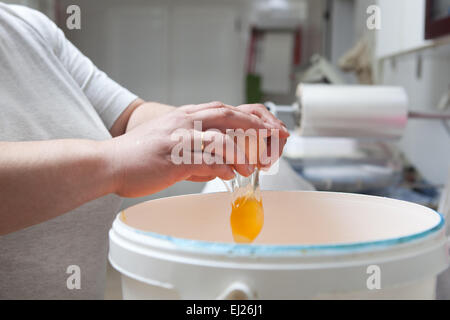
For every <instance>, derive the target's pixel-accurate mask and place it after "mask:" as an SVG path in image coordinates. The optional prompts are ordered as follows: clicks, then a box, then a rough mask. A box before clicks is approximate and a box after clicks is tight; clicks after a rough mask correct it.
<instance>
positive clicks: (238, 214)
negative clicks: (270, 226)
mask: <svg viewBox="0 0 450 320" xmlns="http://www.w3.org/2000/svg"><path fill="white" fill-rule="evenodd" d="M231 207H232V210H231V217H230V224H231V231H232V233H233V238H234V241H235V242H238V243H251V242H253V241H254V240H255V239H256V237H257V236H258V235H259V233H260V232H261V229H262V227H263V224H264V209H263V205H262V200H257V199H256V198H255V197H254V196H250V197H245V196H242V197H239V198H237V199H236V200H235V201H234V203H232V205H231Z"/></svg>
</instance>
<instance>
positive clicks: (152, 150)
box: [107, 102, 282, 197]
mask: <svg viewBox="0 0 450 320" xmlns="http://www.w3.org/2000/svg"><path fill="white" fill-rule="evenodd" d="M252 110H253V111H252V112H250V108H249V107H248V106H247V107H245V106H242V107H237V108H235V107H231V106H227V105H224V104H222V103H220V102H212V103H207V104H200V105H188V106H183V107H179V108H177V109H176V110H174V111H171V112H169V113H167V114H164V115H162V116H160V117H158V118H155V119H153V120H151V121H148V122H146V123H143V124H141V125H139V126H137V127H136V128H134V129H132V130H131V131H129V132H127V133H125V134H124V135H121V136H119V137H116V138H114V139H111V140H110V141H107V143H108V144H109V150H111V155H112V156H111V158H110V159H111V161H112V166H113V168H114V169H113V172H114V176H115V177H114V181H115V182H114V184H115V188H114V190H115V192H116V193H117V194H118V195H120V196H124V197H139V196H144V195H148V194H151V193H155V192H158V191H160V190H162V189H165V188H167V187H169V186H170V185H172V184H174V183H176V182H178V181H182V180H186V179H189V180H192V181H207V180H210V179H213V178H215V177H220V178H222V179H225V180H229V179H231V178H233V177H234V172H233V169H235V170H236V171H237V172H239V173H240V174H242V175H245V176H248V175H249V174H250V173H251V172H252V171H253V167H252V166H250V165H248V163H246V164H236V162H235V159H227V158H226V157H227V155H226V152H221V155H222V156H223V158H224V162H226V161H227V160H231V162H232V163H233V165H232V166H231V165H228V164H225V163H224V164H206V163H204V162H202V163H201V164H185V163H183V164H178V165H177V164H174V163H173V161H172V150H173V148H174V147H175V146H176V145H177V144H178V143H179V141H176V140H174V139H173V138H172V137H173V133H174V132H175V131H176V130H179V129H185V130H187V131H188V132H191V133H192V137H195V135H194V134H193V133H194V131H195V128H194V122H195V121H201V123H202V129H203V130H208V129H217V130H218V132H216V133H214V134H215V135H216V137H217V136H220V138H221V139H222V140H221V141H223V144H224V150H225V144H231V145H233V149H235V150H236V152H235V154H234V156H235V157H238V156H239V155H242V152H243V151H242V150H239V148H237V147H236V146H235V145H234V144H233V143H234V142H233V141H230V138H229V137H227V135H225V134H224V133H225V132H226V130H227V129H243V130H247V129H250V128H253V129H267V130H268V131H270V130H271V129H278V130H280V129H282V128H281V125H280V123H277V122H276V121H273V119H271V118H270V117H269V115H267V114H265V113H264V112H263V111H262V110H260V107H256V108H252ZM258 112H259V115H258ZM267 112H268V111H267ZM269 120H270V121H269ZM197 133H198V132H197ZM197 136H198V134H197ZM194 139H195V138H194ZM194 139H193V140H194ZM194 145H195V144H194ZM201 151H202V150H195V149H194V150H193V152H192V156H194V154H195V153H196V152H201Z"/></svg>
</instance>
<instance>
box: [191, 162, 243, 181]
mask: <svg viewBox="0 0 450 320" xmlns="http://www.w3.org/2000/svg"><path fill="white" fill-rule="evenodd" d="M188 170H189V173H190V174H191V175H190V176H189V178H188V179H198V180H200V179H202V178H205V177H208V178H209V177H214V178H215V177H218V178H221V179H223V180H231V179H233V178H234V176H235V173H234V171H233V169H232V168H231V167H230V166H228V165H226V164H210V165H208V164H205V163H202V164H191V165H189V168H188ZM191 181H193V180H191ZM205 181H209V180H205Z"/></svg>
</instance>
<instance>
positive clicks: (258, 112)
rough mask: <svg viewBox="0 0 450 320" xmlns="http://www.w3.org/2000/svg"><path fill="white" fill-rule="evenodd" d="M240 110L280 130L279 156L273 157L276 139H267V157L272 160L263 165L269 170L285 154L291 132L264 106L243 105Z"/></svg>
mask: <svg viewBox="0 0 450 320" xmlns="http://www.w3.org/2000/svg"><path fill="white" fill-rule="evenodd" d="M237 108H238V109H240V110H242V111H244V112H247V113H250V114H253V115H255V116H257V117H258V118H260V119H261V120H263V121H264V122H265V123H268V124H270V125H273V126H274V127H275V128H278V129H279V130H280V132H279V135H278V137H277V139H278V141H277V143H278V150H277V152H278V154H275V155H272V154H271V150H272V148H271V147H272V144H273V143H274V142H273V139H275V137H272V136H270V137H268V138H267V156H268V157H269V159H270V160H271V161H270V162H269V163H267V164H262V168H263V169H267V168H269V167H270V166H271V165H272V164H274V163H275V161H277V160H278V159H279V158H280V157H281V154H282V153H283V149H284V146H285V145H286V141H287V138H288V137H289V132H288V130H287V128H286V125H285V124H284V123H283V121H281V120H280V119H277V118H276V117H275V116H274V115H273V114H272V113H271V112H270V111H269V110H267V108H266V107H265V106H264V105H263V104H243V105H240V106H238V107H237Z"/></svg>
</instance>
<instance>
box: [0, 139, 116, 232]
mask: <svg viewBox="0 0 450 320" xmlns="http://www.w3.org/2000/svg"><path fill="white" fill-rule="evenodd" d="M107 159H108V157H107V150H106V148H105V143H104V142H97V141H90V140H49V141H33V142H0V234H6V233H9V232H13V231H16V230H19V229H22V228H25V227H28V226H30V225H33V224H36V223H39V222H42V221H45V220H48V219H51V218H54V217H56V216H58V215H60V214H62V213H65V212H67V211H70V210H72V209H74V208H76V207H78V206H80V205H81V204H83V203H85V202H88V201H90V200H93V199H95V198H98V197H101V196H103V195H106V194H108V193H110V192H113V191H114V180H113V175H112V171H111V169H112V167H111V165H110V164H109V162H108V160H107Z"/></svg>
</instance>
